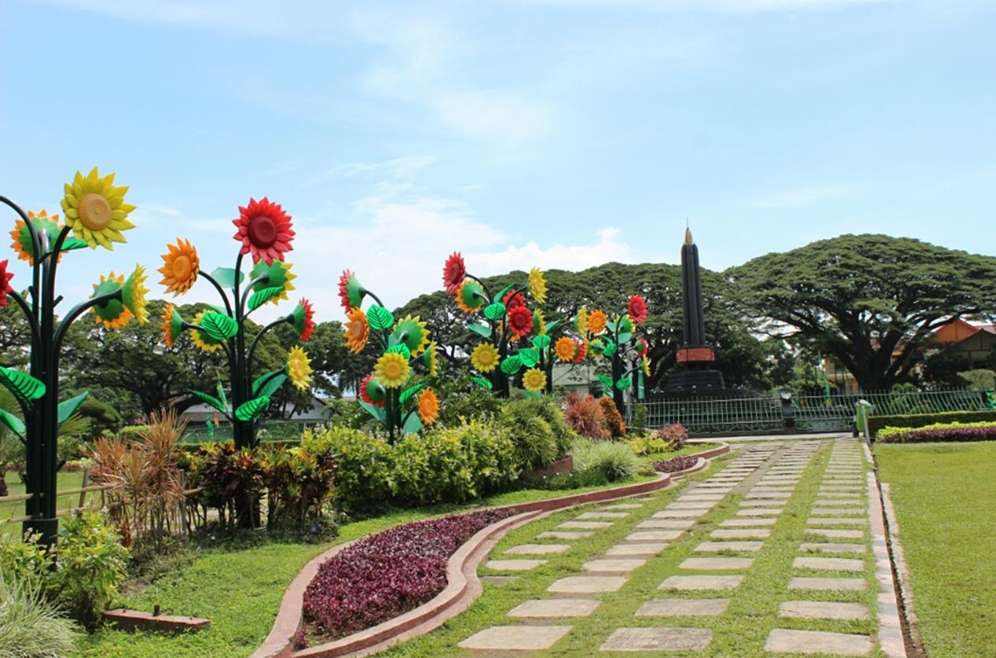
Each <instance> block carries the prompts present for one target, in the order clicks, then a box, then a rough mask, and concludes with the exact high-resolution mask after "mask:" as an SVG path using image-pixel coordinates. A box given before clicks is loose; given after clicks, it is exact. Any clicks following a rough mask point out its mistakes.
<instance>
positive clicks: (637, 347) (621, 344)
mask: <svg viewBox="0 0 996 658" xmlns="http://www.w3.org/2000/svg"><path fill="white" fill-rule="evenodd" d="M648 316H649V312H648V309H647V301H646V300H645V299H644V298H643V297H642V296H640V295H631V296H630V298H629V300H628V301H627V304H626V312H625V313H620V314H618V315H615V316H614V317H612V318H610V317H609V315H608V314H607V313H606V312H605V311H603V310H602V309H593V310H591V311H589V310H588V309H587V308H584V307H582V308H581V310H580V311H579V312H578V314H577V317H576V320H575V323H576V326H577V330H578V333H579V334H580V335H581V336H582V337H583V340H584V343H585V344H586V345H587V349H586V352H588V353H589V354H591V355H592V357H593V358H600V359H606V360H608V362H609V369H610V373H611V374H605V373H600V374H599V375H598V381H599V382H600V383H601V384H602V387H603V388H604V389H605V391H606V393H608V392H609V391H611V392H612V398H613V401H614V402H615V404H616V408H617V409H618V411H619V413H620V414H622V415H623V416H625V415H626V400H625V396H624V392H625V391H626V390H627V389H630V388H633V389H634V395H635V397H636V398H637V399H643V395H644V387H645V382H646V378H647V377H649V376H650V358H649V352H650V347H649V344H648V343H647V340H646V339H645V338H643V337H642V336H638V335H637V332H638V331H639V328H640V326H641V325H643V324H644V323H645V322H646V321H647V318H648ZM634 375H635V378H634Z"/></svg>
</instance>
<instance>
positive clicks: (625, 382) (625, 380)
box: [616, 375, 633, 391]
mask: <svg viewBox="0 0 996 658" xmlns="http://www.w3.org/2000/svg"><path fill="white" fill-rule="evenodd" d="M632 385H633V378H632V377H631V376H630V375H626V376H625V377H620V378H619V380H618V381H616V388H618V389H619V390H620V391H625V390H626V389H627V388H629V387H630V386H632Z"/></svg>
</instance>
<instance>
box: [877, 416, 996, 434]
mask: <svg viewBox="0 0 996 658" xmlns="http://www.w3.org/2000/svg"><path fill="white" fill-rule="evenodd" d="M985 421H993V422H996V411H943V412H938V413H933V414H906V415H902V416H869V417H868V431H869V432H871V435H872V438H875V437H876V436H878V433H879V431H880V430H881V429H882V428H885V427H906V428H913V427H925V426H927V425H934V424H937V423H980V422H985Z"/></svg>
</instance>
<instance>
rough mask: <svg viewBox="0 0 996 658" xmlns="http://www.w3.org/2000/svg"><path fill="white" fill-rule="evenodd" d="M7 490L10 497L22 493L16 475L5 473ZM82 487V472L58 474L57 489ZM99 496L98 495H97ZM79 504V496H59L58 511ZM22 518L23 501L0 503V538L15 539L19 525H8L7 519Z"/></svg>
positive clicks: (21, 486)
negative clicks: (8, 537)
mask: <svg viewBox="0 0 996 658" xmlns="http://www.w3.org/2000/svg"><path fill="white" fill-rule="evenodd" d="M6 480H7V488H8V489H9V491H8V494H9V495H11V496H17V495H20V494H23V493H24V485H23V484H21V480H20V478H18V477H17V473H14V472H12V471H11V472H9V473H7V478H6ZM81 486H83V471H73V472H65V471H63V472H61V473H59V489H60V490H64V489H79V488H80V487H81ZM93 495H94V494H92V493H90V494H87V501H88V502H89V501H90V500H91V497H92V496H93ZM97 495H98V496H99V493H98V494H97ZM79 504H80V495H79V494H73V495H71V496H60V497H59V509H70V508H74V507H78V506H79ZM18 516H24V501H23V500H20V501H17V502H13V503H0V537H3V536H12V537H16V536H18V535H19V534H20V532H21V524H20V523H9V522H7V519H10V518H14V517H18Z"/></svg>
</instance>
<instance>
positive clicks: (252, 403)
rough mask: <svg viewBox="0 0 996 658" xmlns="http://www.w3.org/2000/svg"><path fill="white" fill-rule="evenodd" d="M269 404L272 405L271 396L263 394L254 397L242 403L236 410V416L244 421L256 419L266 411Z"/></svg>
mask: <svg viewBox="0 0 996 658" xmlns="http://www.w3.org/2000/svg"><path fill="white" fill-rule="evenodd" d="M268 406H270V398H269V396H266V395H261V396H259V397H258V398H253V399H252V400H249V401H248V402H244V403H242V405H240V406H239V408H238V409H236V410H235V417H236V418H238V419H239V420H241V421H242V422H243V423H247V422H249V421H251V420H255V419H256V418H257V417H258V416H259V415H260V414H261V413H263V412H264V411H266V408H267V407H268Z"/></svg>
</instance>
